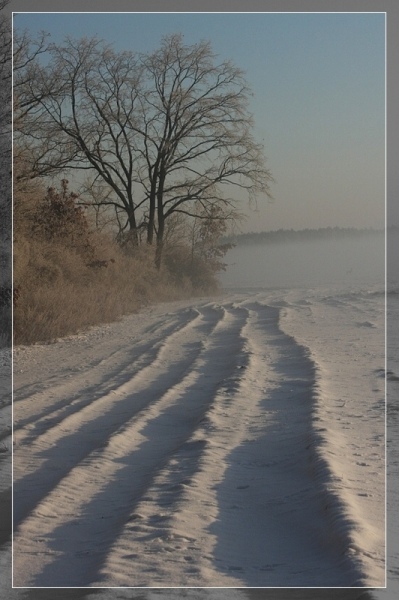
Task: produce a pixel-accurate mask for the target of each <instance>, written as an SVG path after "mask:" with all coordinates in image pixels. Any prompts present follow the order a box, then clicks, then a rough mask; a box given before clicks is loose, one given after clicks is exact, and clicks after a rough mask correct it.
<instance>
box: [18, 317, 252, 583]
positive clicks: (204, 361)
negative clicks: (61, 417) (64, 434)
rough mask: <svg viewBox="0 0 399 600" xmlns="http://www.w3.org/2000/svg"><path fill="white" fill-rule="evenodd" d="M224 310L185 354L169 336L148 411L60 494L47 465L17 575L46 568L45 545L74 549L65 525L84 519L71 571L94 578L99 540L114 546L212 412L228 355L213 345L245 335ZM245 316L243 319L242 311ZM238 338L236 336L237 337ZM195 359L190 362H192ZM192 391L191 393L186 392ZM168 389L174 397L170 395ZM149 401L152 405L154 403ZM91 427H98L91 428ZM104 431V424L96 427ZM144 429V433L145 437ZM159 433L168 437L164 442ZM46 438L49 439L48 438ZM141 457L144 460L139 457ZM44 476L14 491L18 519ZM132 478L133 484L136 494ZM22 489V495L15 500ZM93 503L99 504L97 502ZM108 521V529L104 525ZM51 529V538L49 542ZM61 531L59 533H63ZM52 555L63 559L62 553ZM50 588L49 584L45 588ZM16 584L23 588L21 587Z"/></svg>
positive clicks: (77, 471)
mask: <svg viewBox="0 0 399 600" xmlns="http://www.w3.org/2000/svg"><path fill="white" fill-rule="evenodd" d="M208 312H209V311H208ZM217 312H218V313H219V314H218V317H217V319H218V320H217V322H216V321H215V318H214V316H213V318H212V319H209V318H208V322H206V323H205V325H204V323H202V329H201V326H200V325H198V327H197V329H198V331H197V332H196V335H197V336H198V333H199V331H201V333H202V338H204V337H205V339H200V340H199V341H198V337H195V336H194V338H193V335H192V333H193V332H192V331H191V335H189V336H188V340H187V342H188V344H186V347H183V346H182V347H181V348H180V350H179V348H178V347H177V344H178V339H173V343H172V340H171V339H170V338H168V340H166V342H165V344H164V347H163V352H162V353H161V355H160V356H158V358H157V361H156V362H157V363H158V364H157V365H156V368H155V366H154V364H155V363H153V365H152V367H149V369H150V372H149V373H148V374H147V375H148V376H147V377H144V378H142V379H143V382H144V383H145V386H143V388H142V390H141V393H142V394H143V395H144V400H143V405H144V406H142V410H141V412H140V413H137V414H136V416H133V417H132V415H130V417H129V418H130V420H129V419H127V418H124V421H127V424H126V426H124V427H122V428H121V429H120V430H119V431H118V432H117V433H115V428H114V434H113V435H112V436H111V437H110V438H109V441H108V444H107V447H106V448H105V449H101V450H94V451H92V452H91V454H89V455H86V456H85V458H84V459H83V460H82V458H81V459H80V461H81V462H79V464H78V463H77V461H76V457H75V461H74V464H72V465H71V466H69V465H68V468H67V469H66V471H67V473H68V474H67V475H66V476H65V473H63V477H64V479H63V480H61V479H60V478H59V477H56V479H57V481H58V482H59V483H58V485H57V487H56V488H55V489H52V488H54V483H55V481H54V479H53V482H52V485H51V487H49V485H48V479H49V473H48V464H46V468H45V469H44V470H43V473H42V475H43V479H44V478H45V479H46V482H45V486H46V488H47V489H46V490H45V494H43V491H44V490H43V485H41V486H40V487H41V489H40V493H39V495H38V497H37V498H36V502H35V503H33V505H34V504H37V502H38V500H39V499H40V498H42V501H41V502H40V503H39V504H38V505H37V506H36V508H35V509H34V510H33V513H32V514H31V515H30V516H29V517H28V518H27V519H26V520H25V522H23V523H21V524H20V527H19V528H18V531H17V532H16V537H15V542H14V549H15V550H14V554H15V557H16V563H17V565H19V566H18V567H17V572H19V573H20V574H21V576H22V577H23V574H24V571H25V567H26V568H28V567H29V568H30V567H31V566H32V560H33V558H32V557H33V555H35V556H37V557H39V559H38V560H39V563H40V565H41V561H42V560H43V557H44V555H46V556H48V555H49V553H48V552H47V550H46V547H47V545H48V544H49V543H50V540H53V541H52V542H51V543H50V546H51V547H54V546H55V547H58V548H60V547H64V545H65V544H66V545H67V546H68V544H72V542H71V540H70V532H71V527H70V524H69V525H68V526H67V527H66V529H67V530H68V531H67V532H66V535H67V537H68V539H65V534H64V533H63V529H64V527H65V526H64V523H63V521H62V519H63V518H66V519H72V520H75V519H76V517H77V516H79V515H80V516H81V519H80V522H79V527H78V529H76V528H75V529H74V530H73V529H72V530H73V531H77V539H76V540H74V543H73V544H72V546H70V547H69V550H70V553H71V555H69V553H68V552H67V554H68V560H73V561H74V562H76V565H74V567H73V568H72V572H73V573H74V574H75V575H76V577H77V578H79V577H81V578H83V579H84V578H88V577H89V578H90V568H89V566H88V563H89V562H90V563H91V565H92V567H91V568H92V569H93V568H94V569H96V568H97V565H98V562H99V560H100V557H101V556H103V555H104V553H105V550H104V548H102V547H101V544H100V543H99V541H98V536H100V538H101V539H102V543H103V544H105V546H106V547H108V546H109V545H110V544H111V543H112V541H113V539H114V536H115V531H117V530H118V528H119V527H120V524H119V520H120V518H121V514H122V513H123V512H126V511H128V512H130V504H131V503H132V502H134V496H135V495H137V494H139V496H140V495H141V494H142V493H143V490H142V488H143V489H144V488H145V487H146V485H148V481H149V480H150V479H151V478H152V477H153V472H154V469H155V470H156V469H159V468H160V467H161V466H162V465H163V464H164V463H165V460H166V457H167V456H168V454H170V453H171V452H173V451H174V450H175V449H176V447H178V445H179V444H181V443H182V441H184V439H186V438H187V436H189V435H190V433H191V431H192V430H193V429H195V427H196V426H197V422H198V419H199V418H200V417H201V416H202V414H203V412H204V411H205V410H206V406H207V403H208V400H207V394H206V393H205V394H204V388H206V390H208V391H210V390H211V388H212V386H215V385H216V382H217V379H218V377H219V374H218V373H217V372H214V371H213V378H212V377H210V376H209V374H208V370H209V365H211V364H212V363H214V362H215V360H218V359H219V357H220V356H223V351H221V350H223V349H222V348H221V347H220V345H219V346H217V347H216V348H213V350H209V349H207V346H208V345H209V343H210V342H209V340H214V339H215V336H216V338H217V335H218V334H217V330H218V329H220V328H222V329H225V328H226V327H227V329H229V328H230V329H231V328H232V329H233V330H235V329H237V328H238V330H240V329H241V325H240V319H238V318H235V319H234V318H233V317H231V316H230V317H226V310H225V309H223V315H224V316H223V318H222V315H221V312H222V311H221V309H218V311H217ZM214 313H215V309H213V310H212V314H213V315H214ZM239 313H240V314H241V311H239ZM208 317H209V314H208ZM209 321H210V323H209ZM230 321H231V322H230ZM236 321H237V323H236ZM225 322H227V325H225ZM215 325H216V326H215ZM232 335H233V337H234V336H235V337H236V334H234V331H233V334H232ZM225 341H226V335H225V333H224V334H223V336H222V342H221V343H224V342H225ZM189 347H191V356H190V351H188V348H189ZM171 350H173V352H174V354H176V353H177V354H178V355H179V351H180V352H181V354H182V356H180V357H179V356H178V359H177V361H175V362H173V357H171ZM188 355H189V360H188V358H187V356H188ZM183 356H184V357H185V359H184V360H182V357H183ZM226 360H227V359H226V353H225V355H224V358H223V361H224V362H223V364H225V363H226ZM173 365H174V367H173V369H172V368H171V367H172V366H173ZM162 368H163V369H164V371H165V373H164V376H163V378H162V381H161V383H162V386H160V379H161V378H160V376H159V371H160V370H161V369H162ZM225 368H230V362H229V361H228V362H227V365H226V364H225ZM151 369H152V370H151ZM141 375H142V374H141ZM154 377H155V380H156V383H155V384H154V382H153V379H154ZM136 379H137V378H136ZM136 384H137V382H136ZM198 386H199V387H198ZM146 388H147V389H146ZM186 388H187V389H188V390H189V391H186ZM165 390H168V391H166V392H165ZM195 393H196V394H195ZM150 396H151V403H150V402H149V397H150ZM188 401H190V407H191V408H190V409H188V408H187V402H188ZM97 420H98V419H97ZM179 420H180V421H179ZM76 425H77V426H78V425H79V423H76ZM89 425H90V427H91V428H93V423H92V422H90V423H89ZM97 426H98V423H97V424H96V427H97ZM143 428H144V432H145V433H142V431H143ZM160 429H161V431H162V435H161V437H160V438H159V439H157V438H158V437H159V435H158V433H159V431H160ZM109 434H110V432H107V435H106V436H104V437H106V438H107V439H108V437H109ZM76 435H77V434H76ZM83 435H85V432H84V427H83V428H82V427H80V429H79V437H80V438H81V437H82V436H83ZM47 436H48V434H46V436H43V437H47ZM154 438H155V439H154ZM147 439H148V441H147ZM47 441H48V440H47ZM60 441H62V440H58V441H57V446H56V447H55V448H54V447H52V448H50V449H49V453H50V454H51V455H52V457H53V459H54V455H57V448H58V452H59V450H60ZM69 443H70V442H69ZM137 451H138V452H139V454H138V456H139V458H138V459H137V460H134V461H133V462H132V464H131V460H130V457H131V455H132V456H136V455H137ZM19 452H20V451H19ZM134 453H136V455H135V454H134ZM140 456H143V457H144V458H140ZM21 458H22V457H21ZM47 463H48V461H47ZM64 463H65V461H64ZM53 467H54V468H56V465H55V464H53ZM64 471H65V469H64ZM37 475H38V474H37V473H34V474H33V475H32V476H31V481H29V476H28V480H27V478H26V477H25V478H24V479H23V480H21V482H17V487H16V489H15V487H14V495H16V498H17V500H18V498H19V499H20V506H19V513H17V514H19V515H21V513H23V510H21V508H22V509H23V506H21V504H22V503H23V498H22V497H21V494H22V492H23V489H24V488H25V486H26V485H28V487H29V490H31V486H33V485H34V482H35V481H36V485H38V484H37ZM132 477H133V478H134V485H133V489H132ZM83 480H84V481H85V484H84V485H82V481H83ZM115 482H117V485H118V486H119V487H118V489H119V488H120V490H119V491H120V493H118V494H117V495H116V496H117V498H118V503H119V501H120V503H121V504H120V506H119V507H116V506H115V489H114V487H113V486H114V485H115ZM38 487H39V486H38ZM82 490H83V491H82ZM16 491H17V494H15V492H16ZM30 495H31V494H30ZM89 499H92V502H90V501H89ZM61 502H62V503H63V504H61ZM31 507H32V503H31V504H30V506H29V507H28V506H25V512H27V511H28V510H31ZM17 508H18V504H17ZM63 511H65V513H66V515H67V516H66V517H65V515H64V517H61V516H60V515H61V514H62V513H63ZM102 511H103V512H104V511H105V512H106V513H107V519H109V520H108V523H107V522H106V520H107V519H105V520H103V521H102V522H101V523H99V518H100V516H99V515H100V514H102ZM77 521H78V520H77ZM77 521H76V523H77ZM57 523H58V525H57ZM103 523H104V524H105V526H103ZM110 523H112V527H110ZM86 528H88V529H89V532H90V535H84V531H85V530H86ZM46 530H47V532H48V536H47V537H46V533H45V532H46ZM55 532H57V534H56V535H55ZM54 536H55V537H54ZM82 536H83V546H82ZM102 536H103V537H102ZM108 538H109V539H108ZM86 539H88V540H91V542H90V543H91V544H92V543H93V540H97V543H96V551H95V552H93V553H90V552H89V559H90V560H89V561H86V562H85V561H84V560H83V559H84V558H85V556H86V554H87V552H86V549H85V548H86V546H85V541H84V540H86ZM79 540H80V544H81V545H80V550H76V547H79V544H78V546H77V545H76V543H75V542H78V541H79ZM32 544H33V546H32ZM40 544H42V545H43V544H44V550H43V552H42V551H41V550H40ZM51 552H55V553H56V554H57V551H51ZM62 554H63V553H62ZM93 554H94V556H93ZM18 557H19V559H18ZM50 562H51V561H50ZM75 567H76V568H75ZM40 569H41V566H40ZM40 569H39V570H40ZM48 569H49V570H50V571H51V573H52V577H53V578H54V577H55V578H56V577H57V564H56V565H55V567H54V568H52V566H51V564H50V565H49V567H48ZM43 577H44V579H43ZM43 577H41V576H40V575H38V578H36V579H37V580H38V581H39V583H40V581H42V580H43V581H44V582H47V581H48V573H46V574H45V575H44V576H43ZM17 580H18V576H17ZM50 580H51V577H50ZM38 581H36V584H38ZM36 584H35V585H36ZM44 584H45V585H46V583H44ZM17 585H20V584H19V583H17Z"/></svg>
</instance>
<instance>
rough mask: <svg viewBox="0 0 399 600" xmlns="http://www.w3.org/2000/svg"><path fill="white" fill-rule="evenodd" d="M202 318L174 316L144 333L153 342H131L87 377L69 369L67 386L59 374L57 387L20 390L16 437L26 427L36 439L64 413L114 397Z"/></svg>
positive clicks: (48, 385) (16, 400)
mask: <svg viewBox="0 0 399 600" xmlns="http://www.w3.org/2000/svg"><path fill="white" fill-rule="evenodd" d="M198 316H199V313H198V311H196V310H195V309H187V310H185V311H182V312H180V313H178V315H177V317H176V316H175V315H173V317H172V318H169V319H168V320H167V322H166V323H164V322H162V321H158V322H157V323H156V324H155V325H153V326H152V327H148V328H145V329H144V331H143V334H145V333H147V330H151V333H155V334H156V335H155V336H154V337H153V339H150V340H149V341H145V342H140V341H138V342H137V343H135V344H134V345H133V347H131V346H132V342H131V340H129V341H128V342H127V344H128V345H127V346H123V348H118V350H116V351H115V352H112V353H111V354H108V355H107V356H105V357H102V358H101V359H100V360H96V361H94V363H93V362H91V363H89V364H88V365H85V371H84V372H83V373H81V372H80V368H81V367H80V366H75V367H72V368H69V369H67V371H66V373H65V378H66V379H67V381H66V382H65V379H64V380H63V381H62V382H61V383H59V379H60V376H59V374H57V376H56V380H57V383H56V385H52V382H51V379H52V378H51V377H50V379H49V380H47V381H46V382H44V384H43V382H42V386H41V389H40V390H36V388H37V384H34V385H33V386H29V385H28V386H25V387H24V388H23V393H22V394H21V390H18V393H17V394H16V395H14V405H15V406H16V409H17V410H16V411H15V418H14V433H17V432H18V431H19V430H20V429H24V428H25V429H26V425H32V427H31V429H30V428H28V430H29V431H30V432H31V436H32V439H34V437H35V435H36V434H37V432H39V433H42V432H43V431H45V430H46V429H48V428H50V427H51V426H52V425H53V423H56V422H57V420H60V418H61V417H62V416H63V413H65V415H66V416H68V414H70V413H72V412H77V411H79V410H81V408H84V406H86V404H89V403H92V402H93V401H95V400H96V399H101V398H102V397H103V396H104V395H105V394H107V393H110V391H111V390H113V389H114V388H115V385H120V384H121V383H124V382H127V381H129V380H130V379H131V378H132V377H133V376H134V375H135V374H136V373H137V372H138V371H140V369H142V368H143V367H145V366H148V365H150V364H151V362H153V361H154V360H155V358H156V355H157V353H158V352H159V348H160V347H161V345H162V344H163V343H164V341H165V338H166V339H167V338H168V336H170V335H173V334H176V333H178V332H179V331H180V330H181V329H183V328H185V327H186V326H187V325H188V324H189V323H190V322H192V321H193V320H194V319H197V318H198ZM88 370H89V371H90V375H91V378H90V379H93V378H94V379H95V385H93V384H92V383H88V380H87V371H88ZM97 372H98V375H97ZM43 385H44V386H45V387H44V388H43ZM32 389H33V390H34V391H33V393H32V392H31V390H32ZM49 390H50V391H49ZM49 400H50V402H49ZM32 421H34V423H33V424H32Z"/></svg>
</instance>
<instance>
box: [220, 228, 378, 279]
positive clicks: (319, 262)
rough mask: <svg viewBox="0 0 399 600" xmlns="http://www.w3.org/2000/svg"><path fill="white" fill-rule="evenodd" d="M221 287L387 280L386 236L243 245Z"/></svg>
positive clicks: (232, 255)
mask: <svg viewBox="0 0 399 600" xmlns="http://www.w3.org/2000/svg"><path fill="white" fill-rule="evenodd" d="M226 263H227V265H228V266H227V270H226V271H225V272H224V273H223V274H222V275H221V277H220V279H221V283H222V285H223V286H224V287H227V288H236V287H238V288H242V287H262V288H270V289H272V288H276V287H283V288H289V287H306V286H314V285H327V284H345V285H351V283H356V284H357V283H362V282H366V281H370V279H371V280H374V279H375V280H376V282H378V283H381V284H382V283H383V282H384V277H385V236H384V233H383V232H375V233H373V234H369V235H366V236H356V235H353V236H348V237H342V238H335V239H317V240H315V239H303V240H292V241H290V240H284V242H273V243H267V244H266V243H259V244H255V245H252V244H248V245H241V244H240V243H238V244H237V245H236V246H235V247H234V248H233V249H232V250H230V251H229V252H228V254H227V256H226Z"/></svg>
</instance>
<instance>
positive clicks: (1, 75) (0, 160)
mask: <svg viewBox="0 0 399 600" xmlns="http://www.w3.org/2000/svg"><path fill="white" fill-rule="evenodd" d="M8 3H9V2H8V0H2V1H1V2H0V234H1V239H10V234H11V24H10V18H9V17H8V16H7V15H5V14H4V13H2V12H1V11H3V9H4V8H5V7H6V6H7V4H8Z"/></svg>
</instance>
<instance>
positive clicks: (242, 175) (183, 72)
mask: <svg viewBox="0 0 399 600" xmlns="http://www.w3.org/2000/svg"><path fill="white" fill-rule="evenodd" d="M43 48H44V42H43V38H42V40H41V41H40V42H39V43H38V44H37V45H36V55H35V56H34V57H33V59H32V60H29V61H26V60H25V67H24V68H19V69H18V71H17V72H16V75H15V78H16V86H17V87H16V89H17V90H18V102H19V104H18V106H17V109H16V117H17V119H18V123H19V125H18V136H17V140H18V143H19V144H20V147H21V148H22V149H25V150H26V149H27V150H28V151H29V155H30V156H32V157H33V162H32V172H33V174H34V175H47V174H50V173H52V172H55V171H57V170H60V169H61V168H65V167H68V168H76V169H88V170H90V172H92V173H93V174H94V175H93V177H94V181H96V182H97V183H99V184H100V185H105V186H106V187H108V188H109V189H110V190H112V194H111V195H110V194H103V196H102V198H103V200H102V202H103V203H106V204H108V205H113V206H114V207H115V210H116V213H117V214H119V215H120V213H121V212H122V213H123V214H124V215H125V218H126V224H128V226H129V228H130V230H131V231H132V232H137V229H138V228H139V227H140V226H141V225H145V227H146V231H147V242H148V243H150V244H151V243H153V240H154V237H155V238H156V241H157V248H158V256H157V261H158V263H159V264H160V260H161V253H162V246H163V240H164V235H165V223H166V221H167V219H168V218H169V217H170V216H171V215H174V214H176V213H183V214H184V215H187V216H191V217H193V218H198V215H203V218H205V217H206V216H207V217H208V218H209V217H210V216H211V215H215V214H217V215H218V217H217V218H218V219H229V218H235V217H236V216H237V204H238V201H237V199H236V198H234V196H237V195H238V194H237V193H234V189H238V190H240V196H241V198H242V196H246V197H247V198H250V199H251V198H255V197H256V196H257V195H258V194H264V195H266V196H270V191H269V183H270V181H271V180H272V177H271V175H270V172H269V171H268V170H267V169H266V167H265V162H266V161H265V157H264V154H263V148H262V146H261V145H259V144H258V143H256V141H255V139H254V136H253V133H252V130H253V122H252V117H251V115H250V113H249V110H248V105H249V97H250V90H249V88H248V86H247V84H246V81H245V78H244V74H243V72H242V71H241V70H240V69H238V68H237V67H236V66H234V65H233V64H232V63H231V62H230V61H219V60H218V58H217V57H216V56H215V55H214V54H213V52H212V49H211V46H210V43H208V42H200V43H198V44H193V45H187V44H185V43H184V40H183V36H182V35H180V34H175V35H172V36H168V37H165V38H164V39H163V40H162V43H161V46H160V48H159V49H158V50H156V51H155V52H153V53H149V54H134V53H133V52H127V51H126V52H116V51H115V50H113V49H112V48H111V47H110V46H108V45H107V44H105V43H104V42H103V41H100V40H98V39H97V38H92V39H82V40H78V41H75V40H72V39H67V40H66V41H65V43H64V45H63V46H62V47H57V46H55V45H50V46H49V48H48V52H47V55H48V56H47V60H46V62H44V61H42V60H41V56H40V55H41V52H42V49H43ZM241 198H240V200H241ZM215 206H217V207H219V210H218V211H214V210H213V207H215Z"/></svg>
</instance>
